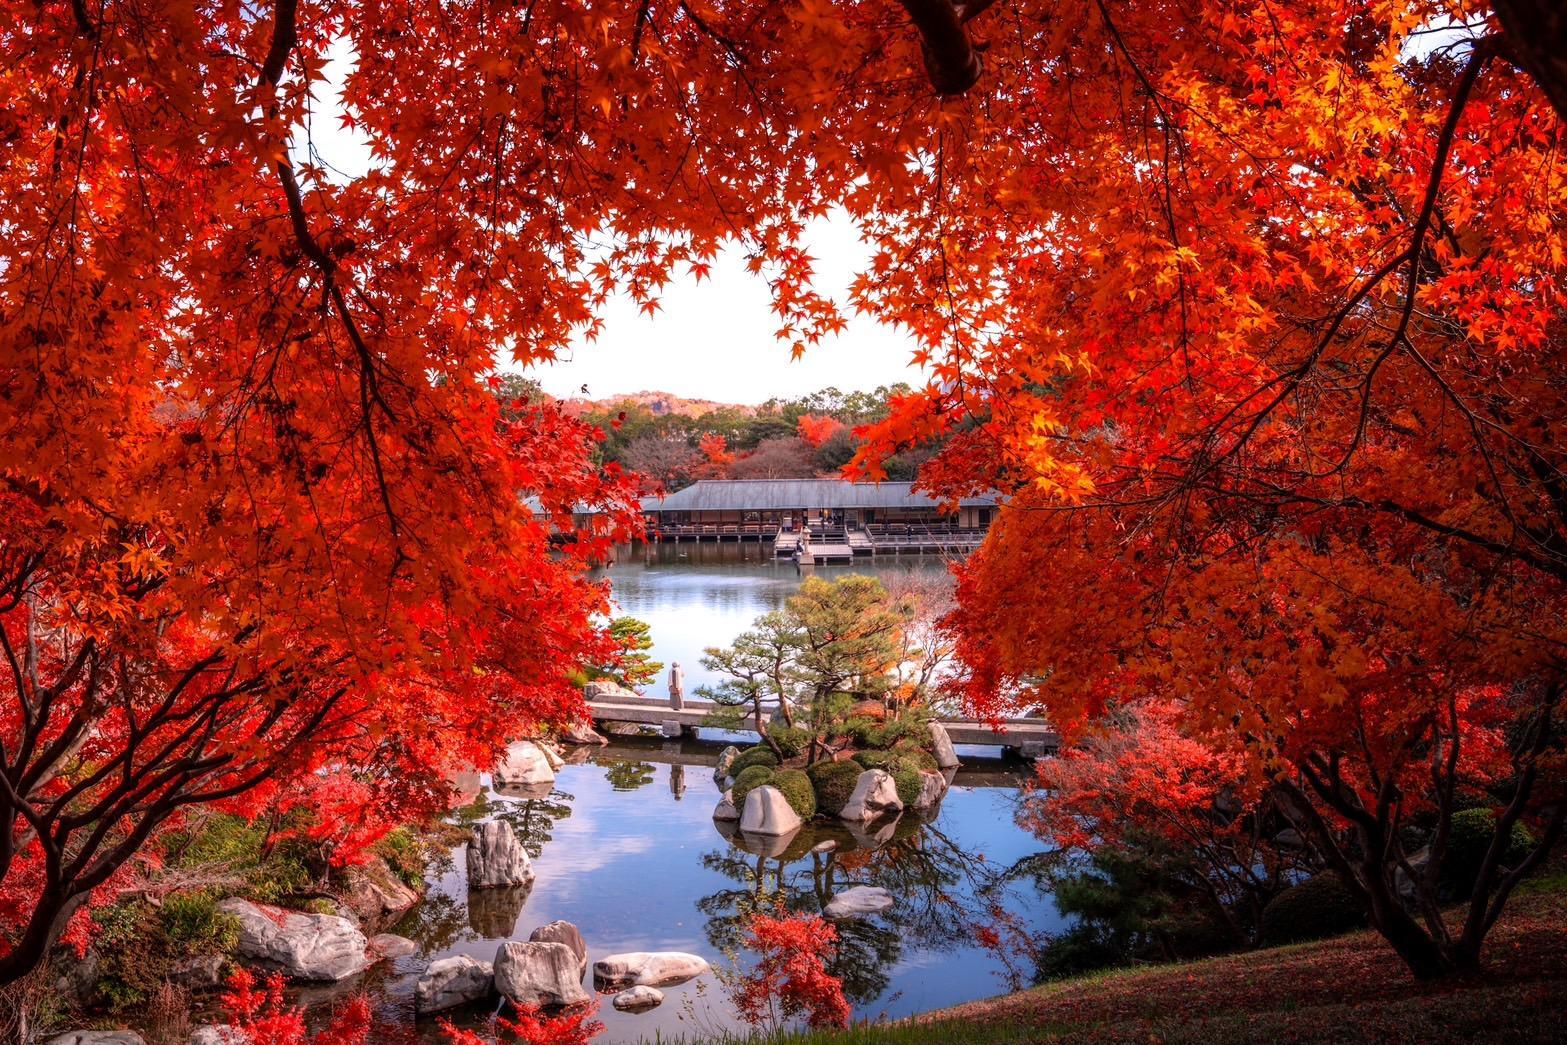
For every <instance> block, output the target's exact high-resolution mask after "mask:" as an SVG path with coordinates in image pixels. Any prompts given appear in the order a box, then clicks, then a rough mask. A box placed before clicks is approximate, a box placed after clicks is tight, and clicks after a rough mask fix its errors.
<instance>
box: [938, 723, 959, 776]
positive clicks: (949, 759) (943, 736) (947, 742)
mask: <svg viewBox="0 0 1567 1045" xmlns="http://www.w3.org/2000/svg"><path fill="white" fill-rule="evenodd" d="M930 753H931V754H932V755H935V756H936V766H937V768H939V769H956V768H957V767H958V766H959V765H961V764H962V763H960V762H959V761H958V753H957V752H956V751H954V750H952V738H951V737H949V736H947V727H946V726H943V725H942V724H941V723H940V722H932V723H930Z"/></svg>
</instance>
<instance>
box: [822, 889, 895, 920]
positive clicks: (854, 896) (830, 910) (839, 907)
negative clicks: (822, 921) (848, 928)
mask: <svg viewBox="0 0 1567 1045" xmlns="http://www.w3.org/2000/svg"><path fill="white" fill-rule="evenodd" d="M891 906H892V894H891V893H889V892H888V891H887V890H885V889H883V888H881V887H880V886H876V885H856V886H854V887H853V888H852V889H845V890H844V891H843V892H841V893H839V894H838V895H837V896H834V897H833V898H832V901H831V902H830V903H828V905H827V906H826V907H824V908H822V914H824V915H826V916H827V917H828V918H864V917H865V916H866V915H871V914H880V913H881V912H882V911H885V910H887V909H888V908H890V907H891Z"/></svg>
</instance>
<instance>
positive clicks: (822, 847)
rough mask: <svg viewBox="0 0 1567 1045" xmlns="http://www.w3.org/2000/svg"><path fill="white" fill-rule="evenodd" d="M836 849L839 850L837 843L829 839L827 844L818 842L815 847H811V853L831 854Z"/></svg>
mask: <svg viewBox="0 0 1567 1045" xmlns="http://www.w3.org/2000/svg"><path fill="white" fill-rule="evenodd" d="M836 848H838V843H837V841H836V840H834V839H831V838H829V839H827V840H826V841H825V842H817V843H816V844H815V845H813V846H811V852H813V853H830V852H832V851H833V850H834V849H836Z"/></svg>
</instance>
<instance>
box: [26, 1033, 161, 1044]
mask: <svg viewBox="0 0 1567 1045" xmlns="http://www.w3.org/2000/svg"><path fill="white" fill-rule="evenodd" d="M48 1045H147V1040H146V1039H145V1038H143V1037H142V1036H141V1035H140V1034H137V1033H136V1032H135V1031H133V1030H73V1031H66V1032H65V1033H64V1034H61V1035H59V1036H58V1037H54V1038H50V1039H49V1042H48Z"/></svg>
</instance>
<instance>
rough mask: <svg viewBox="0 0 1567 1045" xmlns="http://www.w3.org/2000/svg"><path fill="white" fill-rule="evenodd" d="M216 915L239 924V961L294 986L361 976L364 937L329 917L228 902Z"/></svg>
mask: <svg viewBox="0 0 1567 1045" xmlns="http://www.w3.org/2000/svg"><path fill="white" fill-rule="evenodd" d="M218 910H220V911H222V912H224V913H225V914H231V915H233V916H234V917H235V918H237V919H238V920H239V943H238V945H237V946H236V948H235V951H236V953H237V954H239V956H240V957H242V958H245V959H248V960H250V961H253V962H257V963H260V964H261V965H263V966H264V967H266V968H275V969H277V970H278V971H279V972H281V973H283V974H284V975H285V976H290V977H292V978H294V979H296V980H326V981H335V980H341V979H344V978H346V977H349V976H352V975H354V974H355V973H357V972H363V971H364V970H365V968H366V967H367V966H368V965H369V964H370V962H369V960H368V959H367V958H366V957H365V937H364V933H361V932H360V931H359V930H358V929H356V928H354V923H352V922H350V921H349V920H348V919H347V918H339V917H338V916H337V915H335V914H304V913H303V912H300V911H286V910H284V909H283V908H281V907H268V906H264V905H262V904H256V903H251V902H250V901H249V900H241V899H239V898H237V897H231V898H229V899H227V900H224V901H223V902H222V903H220V904H218Z"/></svg>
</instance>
